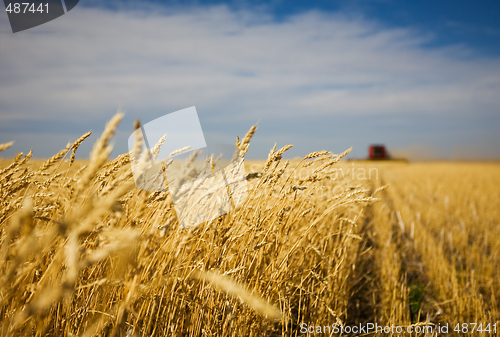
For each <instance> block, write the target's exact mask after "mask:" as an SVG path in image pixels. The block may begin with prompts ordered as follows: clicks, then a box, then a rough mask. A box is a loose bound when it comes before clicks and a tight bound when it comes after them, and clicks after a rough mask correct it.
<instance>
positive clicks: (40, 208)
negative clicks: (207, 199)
mask: <svg viewBox="0 0 500 337" xmlns="http://www.w3.org/2000/svg"><path fill="white" fill-rule="evenodd" d="M121 118H122V116H121V115H119V114H118V115H116V116H115V117H114V118H113V119H112V120H110V122H109V123H108V124H107V126H106V129H105V131H104V132H103V134H102V135H101V136H100V138H99V140H98V141H97V142H96V143H95V144H94V148H93V150H92V152H91V154H90V159H89V160H75V152H76V151H77V149H78V147H79V145H80V144H81V143H82V142H83V141H85V139H86V138H87V137H88V136H89V135H90V133H87V134H85V135H83V136H82V137H81V138H80V139H78V140H76V141H75V142H74V143H73V144H68V145H67V146H66V147H65V148H64V149H62V150H61V151H60V152H59V153H57V154H56V155H54V156H53V157H52V158H50V159H47V160H34V159H32V158H31V156H32V153H31V152H30V153H28V154H26V155H24V154H22V153H20V154H19V155H17V156H16V157H15V158H14V159H3V160H1V161H0V196H1V199H0V200H1V202H2V204H1V206H0V230H1V238H0V270H1V272H0V278H1V282H0V314H1V317H0V331H1V335H2V336H300V335H306V333H304V332H303V331H302V330H301V324H303V323H306V324H307V325H310V326H325V325H330V326H331V325H332V324H335V323H337V324H342V325H345V326H347V325H359V324H366V323H369V322H372V323H377V324H379V325H389V326H390V325H399V326H402V327H412V326H413V327H421V326H435V325H437V324H444V323H449V324H450V326H451V327H452V328H453V327H454V326H456V325H457V324H462V323H473V322H476V323H482V324H483V325H484V326H486V324H491V325H492V324H497V322H498V320H499V318H500V315H499V312H498V309H499V308H498V304H497V299H498V297H499V295H500V291H499V286H498V282H499V281H498V280H499V278H498V275H497V274H498V268H497V266H498V262H499V260H500V256H499V253H500V241H499V240H498V238H499V237H500V211H499V209H500V207H499V206H500V205H499V200H500V170H499V168H500V165H498V164H475V163H426V164H404V163H391V162H380V163H375V162H359V163H354V162H347V161H345V160H341V159H342V157H344V156H345V155H346V154H347V153H348V152H349V151H345V152H343V153H340V154H335V153H331V152H327V151H318V152H313V153H310V154H308V155H306V156H305V157H304V158H302V159H297V160H290V161H289V160H284V159H283V158H282V156H283V154H284V153H285V152H286V151H287V150H288V149H289V148H290V147H291V146H288V145H287V146H284V147H282V148H276V146H275V147H274V148H273V149H272V150H271V151H270V153H269V156H268V158H267V160H265V161H247V162H246V169H247V172H248V173H249V174H248V176H247V178H248V186H249V190H248V197H247V199H246V200H245V201H244V202H243V203H242V204H241V205H239V206H238V207H237V208H236V209H234V210H233V211H231V212H229V213H227V214H225V215H223V216H220V217H218V218H216V219H214V220H212V221H209V222H205V223H202V224H199V225H198V226H194V227H189V228H181V227H180V226H179V223H178V219H177V217H176V213H175V210H174V206H173V204H172V199H171V198H170V196H169V192H146V191H142V190H140V189H138V188H136V187H135V184H134V180H133V177H132V173H131V168H130V158H129V155H128V154H123V155H120V156H118V157H117V158H114V159H110V158H108V157H109V155H110V153H111V146H110V139H111V138H112V136H113V134H114V132H115V129H116V127H117V125H118V124H119V122H120V120H121ZM255 131H256V128H255V127H252V128H251V129H250V131H249V132H248V134H247V135H245V136H244V137H243V138H242V140H241V142H240V141H239V140H238V141H237V146H238V147H239V148H240V149H241V151H242V154H243V155H244V154H245V153H246V151H247V150H248V146H249V144H250V139H251V138H252V136H253V135H254V133H255ZM10 145H11V144H3V145H0V150H4V149H5V148H8V147H9V146H10ZM307 334H310V333H307ZM369 335H384V336H386V335H387V336H388V335H394V336H397V335H398V334H397V333H392V332H391V333H370V334H369ZM436 335H438V334H436V333H429V332H423V333H414V334H408V333H407V334H405V336H436ZM447 335H457V336H458V335H460V336H464V335H465V336H478V335H496V333H495V332H493V331H489V332H484V331H483V332H482V333H478V332H477V331H476V332H471V331H467V332H463V333H462V332H460V333H459V332H455V331H453V330H452V329H450V332H449V333H448V334H447Z"/></svg>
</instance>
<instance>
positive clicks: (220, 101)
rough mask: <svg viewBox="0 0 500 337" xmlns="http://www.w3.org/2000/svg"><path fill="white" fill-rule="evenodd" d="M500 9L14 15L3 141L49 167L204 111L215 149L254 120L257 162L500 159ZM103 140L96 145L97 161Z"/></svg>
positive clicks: (78, 10) (229, 7) (372, 6)
mask: <svg viewBox="0 0 500 337" xmlns="http://www.w3.org/2000/svg"><path fill="white" fill-rule="evenodd" d="M498 17H500V2H498V1H480V2H477V1H475V2H473V1H412V2H410V1H389V0H388V1H383V0H380V1H308V2H305V1H271V2H264V1H252V2H249V1H248V2H247V1H233V2H224V1H209V2H205V1H203V2H201V1H191V2H189V1H188V2H186V1H182V2H181V1H149V2H144V1H140V2H139V1H112V2H106V3H105V5H103V4H102V2H98V1H85V0H81V1H80V4H79V5H78V6H77V7H75V8H74V9H73V10H72V11H71V12H69V13H68V14H66V15H64V16H62V17H60V18H58V19H56V20H54V21H52V22H49V23H47V24H44V25H42V26H39V27H36V28H33V29H31V30H29V31H25V32H20V33H17V34H12V33H10V32H9V27H8V22H7V16H6V14H5V13H1V14H0V143H3V142H7V141H11V140H14V141H16V143H15V145H14V146H13V147H12V148H11V149H9V150H8V151H5V152H3V153H1V155H2V156H12V155H14V154H15V153H17V152H20V151H23V152H27V151H29V149H30V148H33V150H34V153H35V156H38V157H47V156H50V155H52V154H53V153H56V152H57V151H58V150H59V149H60V148H62V147H64V146H65V144H66V143H67V142H68V141H72V140H74V139H76V138H78V136H79V135H81V134H83V133H84V132H86V131H88V130H94V131H95V133H96V134H95V135H93V138H92V140H95V139H96V138H97V133H99V132H100V131H101V130H102V129H103V126H104V123H105V121H106V120H108V119H109V118H110V117H111V116H112V115H113V114H114V112H116V111H117V109H122V110H124V111H125V113H126V118H125V120H124V122H123V124H122V125H121V126H120V129H119V132H118V134H117V137H116V139H115V151H114V152H113V155H117V154H119V153H123V152H125V151H126V150H127V148H126V146H127V142H126V139H127V138H128V135H129V134H130V133H131V131H132V122H133V120H135V119H136V118H140V119H141V120H142V121H143V122H144V123H146V122H149V121H151V120H153V119H155V118H158V117H160V116H162V115H164V114H166V113H169V112H173V111H176V110H180V109H183V108H186V107H189V106H193V105H195V106H196V107H197V110H198V114H199V117H200V120H201V124H202V127H203V130H204V132H205V135H206V138H207V141H208V142H209V143H210V142H233V140H234V139H235V137H236V135H240V136H242V135H243V134H244V133H245V131H246V130H247V129H248V128H249V127H250V126H251V125H252V124H254V123H255V122H259V130H258V132H257V134H256V136H255V139H254V141H253V144H252V146H251V150H250V151H249V156H251V157H254V158H258V157H264V156H266V155H267V153H268V151H269V148H270V147H272V146H273V145H274V143H275V142H277V143H278V146H283V145H285V144H289V143H291V144H294V145H295V147H294V149H292V150H291V151H290V153H291V156H300V155H304V154H306V153H308V152H310V151H314V150H321V149H326V150H331V151H334V152H341V151H343V150H344V149H346V148H348V147H350V146H353V148H354V150H353V156H354V157H363V156H365V155H366V148H367V147H368V145H369V144H370V143H384V144H386V145H387V146H388V147H389V149H390V150H391V151H392V152H393V153H394V154H396V155H400V156H408V157H410V158H411V159H415V160H419V159H463V158H472V159H498V158H500V149H499V147H498V145H499V144H500V132H498V129H499V125H500V124H499V123H500V98H499V95H498V93H499V90H500V20H498ZM91 145H92V142H88V144H87V145H85V146H83V148H82V149H81V151H80V153H79V155H80V157H86V156H88V153H89V151H90V149H91Z"/></svg>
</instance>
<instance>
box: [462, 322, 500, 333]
mask: <svg viewBox="0 0 500 337" xmlns="http://www.w3.org/2000/svg"><path fill="white" fill-rule="evenodd" d="M453 331H455V332H458V333H467V332H472V333H474V332H487V333H496V332H497V324H496V323H495V324H490V323H488V324H484V325H483V324H482V323H479V324H477V323H462V324H460V323H458V324H457V325H456V326H455V329H453Z"/></svg>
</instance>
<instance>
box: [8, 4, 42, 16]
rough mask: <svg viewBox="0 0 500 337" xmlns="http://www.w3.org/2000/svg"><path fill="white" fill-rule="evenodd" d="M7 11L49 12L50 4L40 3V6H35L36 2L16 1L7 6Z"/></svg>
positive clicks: (16, 12)
mask: <svg viewBox="0 0 500 337" xmlns="http://www.w3.org/2000/svg"><path fill="white" fill-rule="evenodd" d="M5 11H6V12H8V13H9V14H10V13H15V14H19V13H26V12H31V13H48V12H49V4H48V3H46V4H40V5H38V7H36V8H35V4H34V3H30V2H16V3H9V5H8V6H7V8H5Z"/></svg>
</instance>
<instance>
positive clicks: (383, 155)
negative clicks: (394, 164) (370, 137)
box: [368, 145, 389, 160]
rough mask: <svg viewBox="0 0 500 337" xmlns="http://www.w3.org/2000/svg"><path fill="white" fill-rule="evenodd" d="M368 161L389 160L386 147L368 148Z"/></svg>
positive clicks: (374, 146)
mask: <svg viewBox="0 0 500 337" xmlns="http://www.w3.org/2000/svg"><path fill="white" fill-rule="evenodd" d="M368 159H370V160H384V159H389V154H388V153H387V149H386V148H385V146H384V145H370V147H369V148H368Z"/></svg>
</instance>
